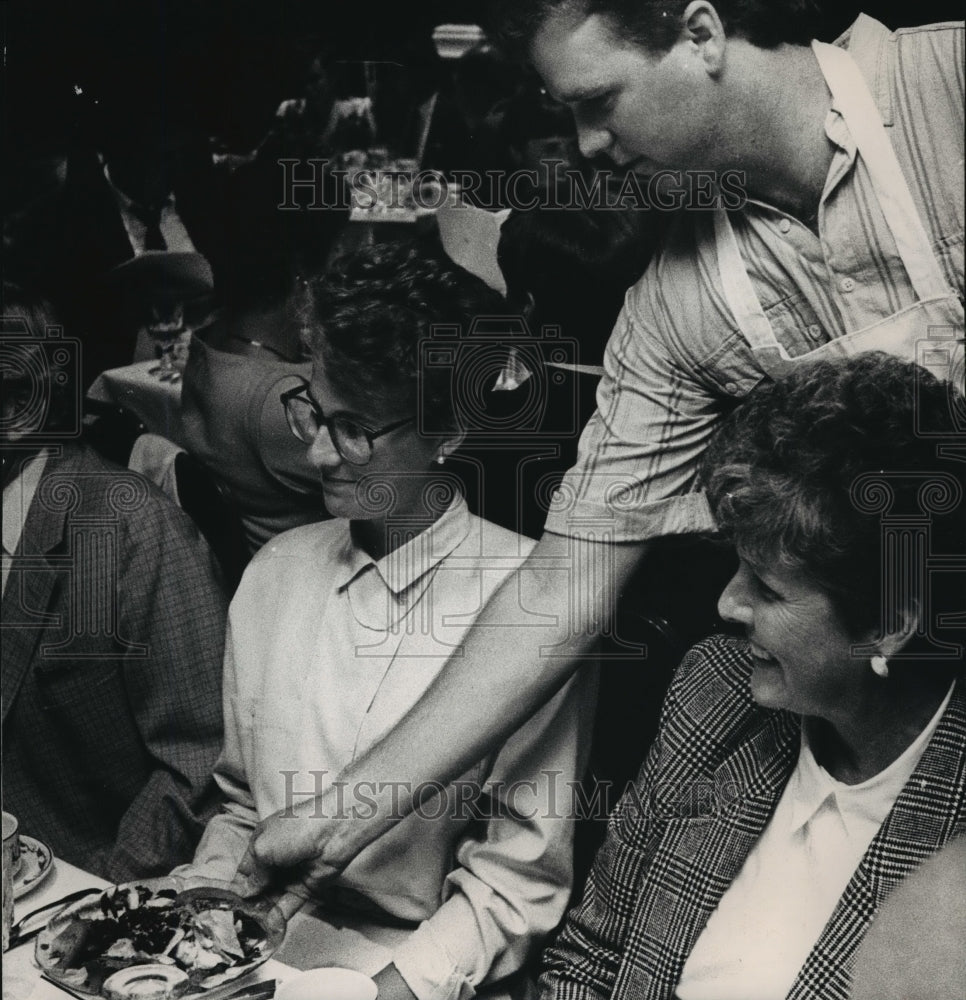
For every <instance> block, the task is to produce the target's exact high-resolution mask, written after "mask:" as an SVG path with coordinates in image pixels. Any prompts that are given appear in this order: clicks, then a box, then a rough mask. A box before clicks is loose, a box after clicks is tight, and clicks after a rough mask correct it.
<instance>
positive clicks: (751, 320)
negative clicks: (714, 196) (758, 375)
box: [714, 208, 791, 377]
mask: <svg viewBox="0 0 966 1000" xmlns="http://www.w3.org/2000/svg"><path fill="white" fill-rule="evenodd" d="M714 236H715V250H716V252H717V255H718V274H719V276H720V278H721V287H722V290H723V291H724V296H725V301H726V302H727V303H728V308H729V309H730V310H731V314H732V315H733V316H734V318H735V322H736V323H737V325H738V329H739V330H740V331H741V333H742V335H743V336H744V338H745V340H746V341H747V343H748V346H749V347H750V348H751V349H752V351H754V353H755V357H756V358H757V360H758V362H759V364H760V365H761V366H762V368H763V369H764V371H765V372H767V373H768V374H769V375H771V376H772V377H777V376H778V375H780V374H782V373H783V372H784V370H785V368H786V365H787V363H788V362H789V361H790V360H791V358H790V357H789V355H788V352H787V351H786V350H785V348H784V347H783V346H782V345H781V344H779V343H778V340H777V339H776V338H775V331H774V330H773V329H772V325H771V323H770V322H769V321H768V317H767V316H766V315H765V313H764V310H763V309H762V308H761V302H760V300H759V298H758V295H757V294H756V292H755V289H754V286H753V285H752V283H751V278H749V277H748V270H747V268H746V267H745V264H744V261H743V260H742V259H741V251H740V250H739V248H738V240H737V239H736V238H735V231H734V229H732V227H731V219H729V218H728V213H727V212H726V211H725V210H724V209H723V208H717V209H715V212H714Z"/></svg>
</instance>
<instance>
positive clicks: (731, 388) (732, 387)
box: [725, 382, 738, 396]
mask: <svg viewBox="0 0 966 1000" xmlns="http://www.w3.org/2000/svg"><path fill="white" fill-rule="evenodd" d="M725 388H726V389H727V390H728V392H730V393H731V395H732V396H733V395H734V394H735V393H736V392H737V391H738V383H737V382H725Z"/></svg>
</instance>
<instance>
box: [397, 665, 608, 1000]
mask: <svg viewBox="0 0 966 1000" xmlns="http://www.w3.org/2000/svg"><path fill="white" fill-rule="evenodd" d="M595 695H596V676H595V675H594V673H593V669H592V668H590V667H585V668H584V670H583V671H582V672H581V674H579V675H578V676H577V677H576V678H575V679H573V680H572V681H570V682H569V683H568V684H567V686H566V687H564V688H563V689H562V690H561V691H560V692H559V693H558V694H557V695H556V697H555V698H554V699H553V700H552V701H551V702H550V703H549V704H547V705H546V706H545V707H544V708H543V709H542V710H541V711H540V712H538V713H537V714H536V715H535V716H534V717H533V718H532V719H531V720H530V721H529V722H528V723H527V724H526V725H525V726H523V727H521V729H519V730H518V731H517V732H516V733H515V734H514V736H513V737H512V738H511V739H510V740H509V741H508V742H507V743H506V744H505V745H504V747H503V749H502V750H501V752H500V753H499V754H498V755H497V757H496V759H495V760H494V762H493V766H492V769H491V770H490V772H489V776H488V778H487V781H486V782H485V784H484V786H483V791H484V793H485V796H486V797H485V798H484V800H483V808H484V809H485V810H489V811H488V812H487V813H486V814H485V815H486V818H487V822H486V825H485V830H484V831H483V833H482V835H481V836H479V837H467V838H466V839H464V840H463V842H462V843H461V844H460V845H459V847H458V849H457V862H458V867H456V868H455V869H454V870H453V871H452V872H451V873H450V874H449V875H448V876H447V878H446V882H445V885H444V888H443V894H444V903H443V905H442V906H441V907H440V909H439V910H438V911H437V912H436V913H435V914H433V916H431V917H430V918H429V919H427V920H425V921H424V922H423V923H422V924H421V925H420V926H419V927H418V928H417V929H416V930H415V931H414V932H413V934H411V935H410V936H409V937H408V938H407V940H406V941H405V942H404V943H403V944H402V945H400V946H399V947H398V948H397V949H396V950H395V952H394V954H393V962H394V964H395V966H396V968H397V969H398V970H399V973H400V975H401V976H402V977H403V979H405V981H406V983H407V984H408V985H409V988H410V989H411V990H412V991H413V992H414V993H415V994H416V996H417V997H418V998H419V1000H456V998H465V997H470V996H472V995H473V994H474V992H475V990H476V988H477V987H478V986H480V985H481V984H482V983H484V982H491V981H494V980H498V979H502V978H503V977H505V976H508V975H510V974H512V973H514V972H516V971H518V970H519V969H520V968H521V967H522V966H523V965H524V964H525V962H526V961H527V959H528V958H529V957H531V955H532V954H533V953H534V951H535V950H536V949H537V948H539V946H540V944H541V941H542V939H543V938H544V937H545V936H546V935H547V934H549V933H550V932H551V931H552V930H553V929H554V928H555V927H556V926H557V924H558V923H559V921H560V919H561V917H562V916H563V913H564V909H565V907H566V905H567V900H568V898H569V894H570V888H571V882H572V878H573V794H572V791H573V788H574V785H575V783H576V782H577V781H578V780H579V778H580V775H581V772H582V770H583V768H584V765H585V763H586V757H587V753H588V749H589V740H590V735H591V727H592V719H593V708H594V701H595Z"/></svg>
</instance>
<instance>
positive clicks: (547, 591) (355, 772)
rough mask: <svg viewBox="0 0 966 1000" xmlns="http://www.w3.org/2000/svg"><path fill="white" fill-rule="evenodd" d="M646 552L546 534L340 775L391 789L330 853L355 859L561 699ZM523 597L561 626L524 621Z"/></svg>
mask: <svg viewBox="0 0 966 1000" xmlns="http://www.w3.org/2000/svg"><path fill="white" fill-rule="evenodd" d="M643 550H644V546H643V544H640V545H638V544H629V545H628V544H621V545H617V544H613V543H601V542H596V543H594V542H576V541H574V540H572V539H569V538H565V537H562V536H557V535H545V536H544V538H543V539H542V540H541V542H540V543H539V544H538V545H537V546H536V548H535V549H534V550H533V552H532V553H531V555H530V557H529V559H528V560H527V562H526V563H525V564H524V566H523V567H522V568H521V570H520V571H519V573H515V574H513V575H512V576H510V577H508V578H507V580H505V581H504V582H503V584H502V585H501V587H500V588H499V589H498V590H497V591H496V592H495V593H494V594H493V596H492V597H491V599H490V601H489V602H488V603H487V605H486V607H485V608H484V610H483V611H482V613H481V614H480V616H479V618H478V619H477V622H476V624H475V625H474V627H473V628H471V629H470V631H469V633H468V635H467V637H466V640H465V643H464V647H463V651H462V653H463V655H462V656H456V657H453V658H451V659H450V660H449V662H448V663H447V664H446V666H445V667H444V669H443V670H442V672H441V673H440V674H439V676H438V677H437V678H436V680H435V681H434V682H433V684H432V685H431V686H430V687H429V688H428V689H427V691H426V693H425V695H424V696H423V697H422V698H421V699H420V700H419V701H418V702H417V703H416V705H415V706H414V707H413V708H412V709H411V711H410V712H409V713H408V714H407V715H406V717H405V718H404V719H403V721H402V722H401V723H400V724H399V725H398V726H396V727H395V728H394V729H393V730H392V731H391V732H390V733H389V734H388V735H387V736H386V737H385V738H384V739H383V740H382V741H381V742H380V743H378V744H377V745H376V746H374V747H372V748H371V750H370V751H369V752H368V753H366V754H365V755H364V756H362V757H360V758H359V759H358V760H356V761H354V762H353V763H352V765H350V767H349V768H348V769H347V770H346V771H345V772H343V774H342V775H341V776H340V782H339V783H340V784H341V785H342V787H343V788H344V789H348V790H350V791H351V789H352V787H353V785H354V783H355V782H359V781H369V782H372V781H375V782H385V783H386V784H387V786H389V787H387V790H386V791H385V792H383V793H381V794H380V795H378V796H377V798H379V799H380V801H379V803H378V809H377V810H375V815H374V816H372V813H373V812H374V810H371V809H367V816H372V818H367V819H366V820H365V821H364V822H363V821H359V820H353V819H351V818H350V819H348V821H345V822H337V823H335V824H334V825H333V828H332V829H331V830H329V831H328V838H327V842H326V844H325V847H324V850H323V853H322V857H323V858H324V860H325V861H326V862H327V863H329V864H332V865H334V866H336V867H341V866H343V865H344V864H346V863H348V862H349V861H350V860H351V859H352V858H354V857H355V856H356V855H357V854H358V853H359V852H360V851H361V850H362V849H363V848H364V847H366V846H367V845H368V844H369V843H371V842H372V841H374V840H376V839H377V838H378V837H379V836H381V835H382V834H383V833H385V832H386V831H387V830H388V829H389V828H390V827H391V826H392V825H393V824H394V823H396V822H398V821H399V820H400V819H402V818H403V817H404V816H405V815H407V814H408V813H409V812H410V811H411V810H412V809H413V808H414V807H415V806H416V805H418V801H417V796H418V795H419V794H420V793H422V794H423V796H424V797H425V796H428V795H430V794H432V792H433V790H434V788H438V787H439V785H440V784H445V783H447V782H449V781H452V780H453V779H455V778H457V777H458V776H459V775H460V774H463V773H464V772H465V771H466V770H468V769H469V768H470V767H472V766H473V765H474V764H476V763H477V762H478V761H479V760H481V759H482V758H483V757H484V756H486V754H488V753H489V752H491V751H492V750H493V749H495V748H496V747H498V746H499V745H500V744H502V743H503V742H504V741H505V740H506V739H507V737H508V736H509V735H510V734H511V733H513V732H514V731H515V730H517V729H518V728H519V727H520V725H521V724H522V723H523V722H524V721H525V720H527V719H528V718H529V717H530V716H531V715H532V714H533V713H534V712H535V711H536V710H537V709H538V708H540V706H542V705H543V704H544V703H545V702H546V701H547V700H548V699H549V698H550V697H552V695H553V694H554V693H555V692H556V691H557V690H559V689H560V687H561V686H562V685H563V684H564V683H566V681H567V679H568V678H569V677H570V676H571V675H572V674H573V673H574V671H575V670H576V669H577V668H578V666H579V665H580V663H581V662H582V660H583V658H584V657H585V656H586V655H587V654H588V653H589V652H591V651H592V650H593V648H594V646H595V644H596V642H597V639H598V638H599V636H600V635H601V633H602V630H603V629H604V628H605V627H606V624H607V623H608V622H609V620H610V619H611V617H612V615H613V613H614V610H615V607H616V602H617V594H618V593H619V591H620V588H621V586H622V585H623V583H624V582H625V581H626V580H627V578H628V577H629V575H630V574H631V572H632V571H633V570H634V568H635V567H636V566H637V563H638V561H639V559H640V557H641V555H642V553H643ZM521 597H522V599H523V601H524V603H525V604H526V606H527V608H528V609H530V608H532V609H534V610H537V611H538V612H540V613H541V614H543V615H547V616H550V618H552V619H553V621H552V624H549V623H548V624H547V625H542V624H541V625H533V624H522V625H521V624H519V621H520V618H521V614H520V601H521ZM531 599H532V604H531ZM390 795H391V797H390ZM330 815H331V813H330Z"/></svg>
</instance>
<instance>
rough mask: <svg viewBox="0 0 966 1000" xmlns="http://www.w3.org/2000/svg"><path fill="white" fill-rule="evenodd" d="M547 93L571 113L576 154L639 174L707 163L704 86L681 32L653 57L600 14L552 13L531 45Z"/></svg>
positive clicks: (692, 48) (695, 51)
mask: <svg viewBox="0 0 966 1000" xmlns="http://www.w3.org/2000/svg"><path fill="white" fill-rule="evenodd" d="M530 55H531V58H532V60H533V64H534V66H535V68H536V69H537V72H539V74H540V76H541V77H542V78H543V81H544V83H545V84H546V86H547V90H548V91H549V92H550V94H551V95H552V96H553V97H555V98H557V99H558V100H560V101H563V102H564V103H565V104H567V105H569V107H570V109H571V110H572V111H573V114H574V119H575V121H576V124H577V134H578V138H579V141H580V150H581V152H582V153H583V155H584V156H586V157H588V158H590V157H594V156H599V155H601V154H603V155H606V156H608V157H610V159H612V160H613V161H614V162H615V163H617V164H619V165H630V164H632V163H633V164H634V165H635V168H636V169H638V170H639V171H641V172H644V173H647V172H652V171H654V170H657V169H661V168H670V169H682V168H693V167H706V166H708V165H709V160H710V156H709V149H708V146H709V139H710V135H709V132H710V130H711V126H712V117H711V114H710V101H709V96H710V95H709V86H710V81H709V77H708V73H707V70H706V69H705V64H704V62H703V60H702V58H701V51H700V46H699V45H697V44H695V43H694V42H693V41H692V40H691V39H690V38H688V37H687V36H686V35H682V37H681V39H680V40H679V41H678V42H676V43H675V44H674V45H673V46H672V48H671V49H670V50H669V51H667V52H663V53H656V54H651V53H649V52H648V51H647V50H645V49H643V48H642V47H641V46H640V45H638V44H636V43H634V42H632V41H629V40H625V39H622V38H621V37H619V36H618V35H617V33H616V31H615V29H614V28H613V26H612V23H611V21H610V20H609V18H607V17H606V15H600V14H592V15H591V16H589V17H585V16H583V15H582V14H580V13H572V12H566V11H560V10H558V11H556V12H554V13H551V14H550V15H549V16H548V18H547V19H546V20H545V21H544V23H543V24H542V25H541V26H540V28H539V29H538V31H537V33H536V35H535V36H534V39H533V42H532V43H531V46H530Z"/></svg>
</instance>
